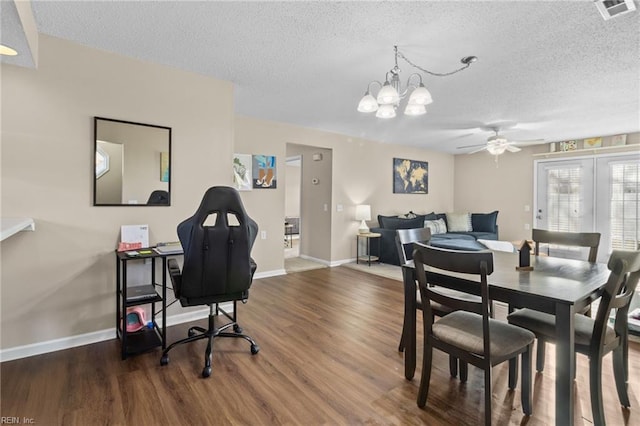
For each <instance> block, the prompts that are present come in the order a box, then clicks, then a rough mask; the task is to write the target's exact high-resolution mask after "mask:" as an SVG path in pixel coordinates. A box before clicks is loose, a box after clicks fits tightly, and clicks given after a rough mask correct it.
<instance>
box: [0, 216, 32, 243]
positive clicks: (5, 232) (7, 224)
mask: <svg viewBox="0 0 640 426" xmlns="http://www.w3.org/2000/svg"><path fill="white" fill-rule="evenodd" d="M0 222H2V231H1V233H0V241H4V240H6V239H7V238H9V237H10V236H12V235H15V234H17V233H18V232H20V231H35V230H36V223H35V222H34V221H33V219H31V218H30V217H3V218H2V219H0Z"/></svg>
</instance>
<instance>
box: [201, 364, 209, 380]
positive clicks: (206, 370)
mask: <svg viewBox="0 0 640 426" xmlns="http://www.w3.org/2000/svg"><path fill="white" fill-rule="evenodd" d="M210 375H211V367H205V368H203V369H202V377H203V378H205V379H206V378H207V377H209V376H210Z"/></svg>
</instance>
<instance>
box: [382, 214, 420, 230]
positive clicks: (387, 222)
mask: <svg viewBox="0 0 640 426" xmlns="http://www.w3.org/2000/svg"><path fill="white" fill-rule="evenodd" d="M378 224H379V225H380V227H381V228H384V229H394V230H395V229H413V228H422V227H424V216H422V215H419V216H416V217H415V218H413V219H402V218H399V217H398V216H382V215H378Z"/></svg>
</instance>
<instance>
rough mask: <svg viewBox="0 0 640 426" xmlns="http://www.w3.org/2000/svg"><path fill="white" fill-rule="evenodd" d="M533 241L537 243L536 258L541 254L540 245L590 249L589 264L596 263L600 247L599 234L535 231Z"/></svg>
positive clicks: (532, 234)
mask: <svg viewBox="0 0 640 426" xmlns="http://www.w3.org/2000/svg"><path fill="white" fill-rule="evenodd" d="M531 239H532V240H533V242H534V243H535V247H534V251H535V254H536V256H538V255H539V254H540V243H546V244H559V245H564V246H575V247H589V257H588V259H587V260H588V261H589V262H592V263H593V262H595V261H596V258H597V257H598V246H600V233H599V232H561V231H547V230H546V229H533V231H532V233H531Z"/></svg>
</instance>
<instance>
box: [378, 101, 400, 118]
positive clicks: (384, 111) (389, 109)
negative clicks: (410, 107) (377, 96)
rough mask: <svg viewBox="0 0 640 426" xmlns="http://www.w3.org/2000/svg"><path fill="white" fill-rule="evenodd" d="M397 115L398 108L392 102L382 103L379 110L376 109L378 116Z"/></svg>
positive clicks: (389, 116)
mask: <svg viewBox="0 0 640 426" xmlns="http://www.w3.org/2000/svg"><path fill="white" fill-rule="evenodd" d="M395 116H396V109H395V108H394V107H393V105H391V104H383V105H380V107H379V108H378V111H376V117H378V118H393V117H395Z"/></svg>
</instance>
